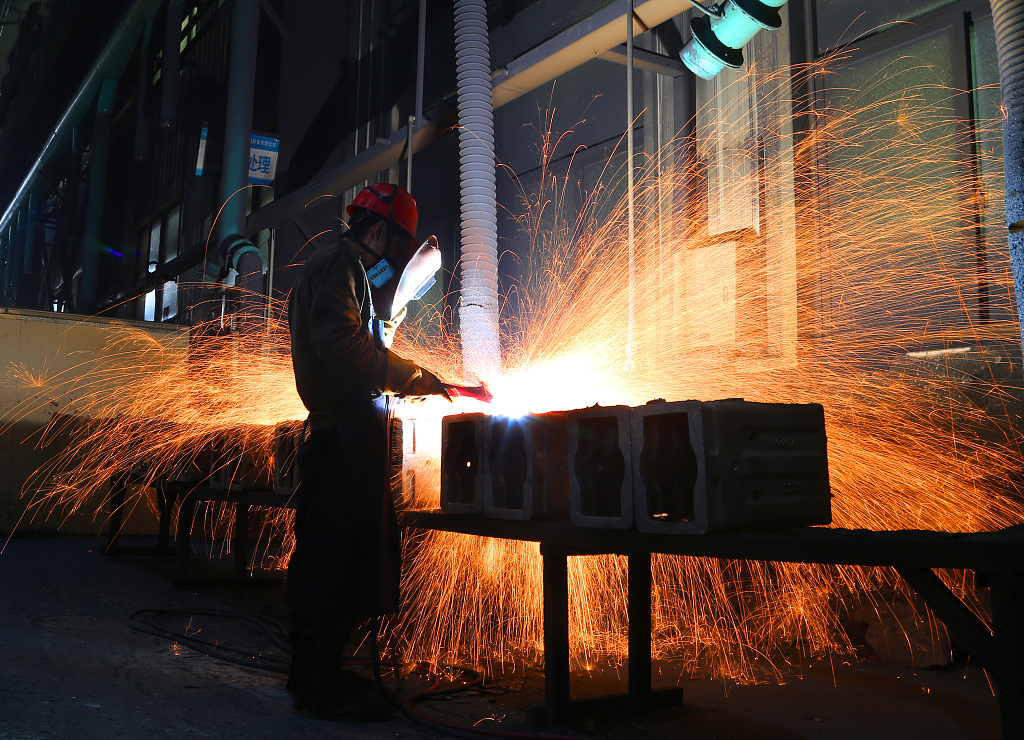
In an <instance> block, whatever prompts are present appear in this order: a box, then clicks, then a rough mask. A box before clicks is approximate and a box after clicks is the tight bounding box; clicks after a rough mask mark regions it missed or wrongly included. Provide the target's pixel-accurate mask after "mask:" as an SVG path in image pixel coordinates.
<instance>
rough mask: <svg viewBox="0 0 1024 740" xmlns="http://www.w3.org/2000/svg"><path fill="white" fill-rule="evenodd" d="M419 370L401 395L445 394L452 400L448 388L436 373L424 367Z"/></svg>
mask: <svg viewBox="0 0 1024 740" xmlns="http://www.w3.org/2000/svg"><path fill="white" fill-rule="evenodd" d="M417 370H418V371H419V372H418V373H417V374H416V375H414V376H413V377H412V378H411V379H410V381H409V384H408V385H406V387H405V389H404V390H403V391H402V393H401V394H399V395H400V396H444V397H445V398H447V399H448V400H449V401H451V400H452V397H451V396H450V395H449V394H448V389H447V388H445V385H444V383H442V382H441V380H440V379H439V378H438V377H437V376H436V375H434V374H433V373H432V372H430V371H429V370H425V369H423V368H422V367H420V368H417Z"/></svg>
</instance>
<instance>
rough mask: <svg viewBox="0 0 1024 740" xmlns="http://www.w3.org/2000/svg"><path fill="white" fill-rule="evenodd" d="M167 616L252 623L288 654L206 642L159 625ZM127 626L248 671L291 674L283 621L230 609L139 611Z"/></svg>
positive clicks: (133, 613) (220, 642) (129, 619)
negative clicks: (263, 652)
mask: <svg viewBox="0 0 1024 740" xmlns="http://www.w3.org/2000/svg"><path fill="white" fill-rule="evenodd" d="M168 615H178V616H186V617H190V618H191V617H196V616H206V617H216V618H220V619H237V620H241V621H244V622H249V623H250V624H253V625H255V626H256V627H258V628H260V630H261V631H262V632H263V634H265V635H266V636H267V637H269V638H270V640H271V641H272V642H273V643H274V645H275V646H277V647H278V648H279V649H280V650H281V651H282V652H283V653H285V655H284V656H275V655H253V654H252V652H253V651H252V650H247V649H245V648H237V647H233V646H232V645H230V644H227V643H225V642H223V641H220V640H207V639H205V638H203V637H198V636H197V635H198V633H197V632H194V633H192V634H188V633H181V632H175V631H173V630H171V629H168V628H167V627H165V626H161V625H160V624H158V623H157V620H158V619H159V618H160V617H162V616H163V617H166V616H168ZM128 627H129V628H130V629H133V630H135V631H136V632H142V633H144V634H148V635H154V636H156V637H162V638H164V639H168V640H172V641H174V642H177V643H180V644H182V645H184V646H185V647H189V648H192V649H193V650H195V651H197V652H200V653H203V654H204V655H208V656H210V657H211V658H217V659H218V660H223V661H226V662H228V663H234V664H235V665H241V666H245V667H247V668H259V669H261V670H265V671H273V672H275V673H287V672H288V665H289V662H290V657H289V656H290V653H291V650H290V649H289V647H288V645H287V635H288V630H287V629H286V628H285V626H284V625H283V624H282V623H281V622H279V621H278V620H276V619H274V618H273V617H266V616H263V615H260V614H252V613H250V612H241V611H234V610H231V609H136V610H135V611H133V612H132V613H131V614H129V615H128ZM239 656H242V657H239Z"/></svg>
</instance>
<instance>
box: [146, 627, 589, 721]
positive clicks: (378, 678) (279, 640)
mask: <svg viewBox="0 0 1024 740" xmlns="http://www.w3.org/2000/svg"><path fill="white" fill-rule="evenodd" d="M181 617H185V618H187V619H188V620H189V621H191V620H192V619H194V618H195V617H212V618H217V619H236V620H240V621H243V622H247V623H249V624H251V625H253V626H255V627H257V628H258V629H259V630H260V632H261V633H262V634H263V635H265V636H266V637H267V638H268V639H269V640H270V641H271V642H272V643H273V645H274V646H275V647H276V648H277V649H278V650H280V651H281V654H280V655H275V654H266V653H262V652H261V653H260V654H258V655H253V652H255V651H253V650H251V649H246V648H244V647H234V646H232V645H230V644H229V643H227V642H225V641H224V640H219V639H212V638H211V639H207V638H205V637H202V636H200V635H201V634H202V632H203V630H202V628H199V627H197V628H196V629H194V630H193V631H188V630H187V628H186V631H184V632H182V631H179V630H176V629H173V628H172V626H171V625H168V624H166V622H167V621H168V620H169V619H172V618H181ZM128 627H129V628H131V629H133V630H135V631H136V632H141V633H143V634H147V635H154V636H156V637H160V638H163V639H166V640H172V641H174V642H175V643H178V644H180V645H184V646H185V647H188V648H191V649H193V650H196V651H197V652H200V653H202V654H203V655H207V656H209V657H211V658H216V659H217V660H223V661H226V662H228V663H233V664H235V665H240V666H244V667H246V668H257V669H260V670H265V671H271V672H274V673H285V674H286V673H288V668H289V665H290V662H291V661H290V657H291V647H290V645H289V642H288V629H287V628H286V627H285V626H284V624H282V623H281V622H280V621H279V620H277V619H274V618H273V617H267V616H264V615H262V614H254V613H251V612H244V611H236V610H232V609H136V610H135V611H133V612H131V613H130V614H129V615H128ZM378 631H379V622H377V621H376V620H375V621H374V624H373V628H372V629H371V630H370V644H371V647H372V650H371V657H370V658H356V657H351V658H343V659H342V661H343V662H344V663H346V664H347V665H354V666H369V667H370V668H371V670H372V671H373V680H374V682H375V683H376V684H377V687H378V689H379V690H380V691H381V693H382V694H383V695H384V697H385V698H386V699H387V700H388V701H389V702H391V703H392V704H394V705H395V706H396V707H400V708H401V711H402V714H403V715H405V716H406V717H407V718H408V719H409V720H410V721H411V722H413V723H414V724H417V725H419V726H421V727H424V728H426V729H429V730H433V731H434V732H438V733H440V734H443V735H448V736H450V737H456V738H464V739H466V740H481V738H486V737H494V738H509V739H510V740H579V738H578V737H576V736H568V735H551V734H538V733H530V732H514V731H506V730H497V729H488V728H483V727H476V726H467V725H459V724H455V723H452V722H445V721H444V720H440V719H435V718H433V717H428V716H427V715H425V714H423V713H422V712H419V711H417V710H416V709H415V707H416V706H417V705H418V704H422V703H423V702H426V701H430V700H431V699H435V698H438V697H442V696H450V695H452V694H459V693H462V692H464V691H482V690H484V689H483V679H484V677H483V674H482V673H480V672H479V671H476V670H474V669H472V668H466V667H464V666H433V667H431V666H430V665H428V664H426V663H420V664H417V665H416V666H415V668H414V670H419V671H423V672H424V673H426V675H428V676H430V675H433V676H434V683H433V684H432V685H431V686H430V687H429V688H427V689H425V690H424V691H420V692H418V693H416V694H412V695H410V696H409V697H407V698H406V699H405V700H404V701H399V700H398V696H399V694H400V693H401V687H402V670H401V669H405V668H409V665H408V664H407V663H401V662H398V661H387V660H381V657H380V646H379V644H378ZM384 667H387V668H392V669H396V670H395V674H396V676H397V681H398V686H397V687H396V688H395V689H393V690H389V689H388V688H387V686H386V684H385V683H384V678H383V676H382V671H381V669H382V668H384ZM444 673H447V674H448V675H450V676H452V678H450V679H448V681H447V682H445V677H444V675H443V674H444Z"/></svg>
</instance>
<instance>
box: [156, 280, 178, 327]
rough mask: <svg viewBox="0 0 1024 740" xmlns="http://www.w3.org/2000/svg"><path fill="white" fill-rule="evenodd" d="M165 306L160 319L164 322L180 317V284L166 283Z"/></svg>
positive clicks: (163, 302)
mask: <svg viewBox="0 0 1024 740" xmlns="http://www.w3.org/2000/svg"><path fill="white" fill-rule="evenodd" d="M161 303H162V304H163V306H162V308H161V311H160V318H161V320H163V321H166V320H167V319H172V318H174V317H175V316H177V315H178V284H177V283H176V282H174V281H173V280H170V281H168V282H166V283H164V290H163V300H162V301H161Z"/></svg>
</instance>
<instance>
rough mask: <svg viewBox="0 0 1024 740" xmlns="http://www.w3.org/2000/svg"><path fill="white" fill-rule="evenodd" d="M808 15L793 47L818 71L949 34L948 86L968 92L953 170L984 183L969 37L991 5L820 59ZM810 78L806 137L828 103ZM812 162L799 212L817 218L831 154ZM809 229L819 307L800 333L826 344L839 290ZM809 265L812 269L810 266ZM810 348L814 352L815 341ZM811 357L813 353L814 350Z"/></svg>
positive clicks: (965, 2)
mask: <svg viewBox="0 0 1024 740" xmlns="http://www.w3.org/2000/svg"><path fill="white" fill-rule="evenodd" d="M804 12H805V15H803V17H802V18H800V19H798V20H799V21H800V22H802V23H803V24H804V27H803V34H802V37H803V38H799V34H794V36H793V41H792V43H793V45H794V47H802V49H794V58H799V56H798V54H801V53H802V54H803V55H804V56H803V58H804V59H807V60H810V61H811V63H812V66H814V63H817V62H822V61H824V60H825V59H826V58H827V57H828V56H829V55H830V54H841V55H843V56H844V57H846V60H845V61H844V63H843V64H839V65H836V67H833V68H839V69H841V68H843V67H844V66H851V65H853V64H858V63H862V62H864V61H866V60H868V59H870V58H872V57H876V56H880V55H883V54H891V53H892V52H893V51H894V50H898V49H899V48H901V47H903V46H908V45H910V44H912V43H914V42H915V41H917V40H919V39H921V38H922V37H924V36H926V35H931V34H936V33H943V32H945V33H948V34H949V35H950V38H951V44H952V46H951V48H952V51H953V53H952V59H951V60H950V63H951V66H952V69H953V77H954V78H953V79H952V80H950V82H949V85H950V87H951V88H952V89H955V90H958V91H963V92H960V93H958V94H956V95H955V97H954V101H953V103H954V104H953V110H954V112H955V115H956V118H957V129H956V136H957V140H958V147H957V149H958V156H957V158H956V160H955V163H954V166H955V167H956V168H957V171H958V172H961V173H964V176H966V177H971V178H974V179H975V180H977V179H979V177H980V174H979V164H978V160H977V156H976V151H975V147H976V145H977V140H978V139H977V129H978V126H977V121H976V119H975V102H974V95H973V93H972V90H971V88H972V86H973V70H972V64H971V60H972V55H971V41H970V34H971V28H972V25H973V23H974V22H975V21H977V20H980V19H983V18H988V17H990V16H991V6H990V4H989V3H988V2H980V1H978V0H961V1H960V2H957V3H954V4H952V5H948V6H945V7H942V8H939V9H937V10H935V11H933V12H931V13H928V14H926V15H924V16H921V17H919V18H917V19H915V20H914V21H908V22H902V23H898V24H894V25H892V26H889V27H887V28H886V29H884V30H882V31H880V32H878V33H875V34H872V35H870V36H866V37H864V38H862V39H860V40H859V41H858V42H857V43H856V44H854V45H848V46H846V47H843V48H842V49H841V50H839V51H832V52H828V53H826V54H821V55H818V54H816V50H817V48H818V45H817V40H816V38H815V17H814V16H815V12H816V3H814V2H811V3H808V4H807V7H806V8H805V11H804ZM808 77H809V79H810V80H811V82H810V83H809V84H806V87H805V93H806V94H807V96H808V99H809V102H810V107H811V112H812V115H810V116H807V117H805V119H804V121H803V125H802V127H801V128H802V130H803V132H804V133H810V132H811V131H812V130H813V126H814V118H815V115H814V114H815V113H816V112H818V111H821V110H822V107H823V106H824V104H825V98H826V94H825V83H824V81H823V79H822V78H821V76H820V75H813V76H808ZM810 161H811V162H813V166H814V167H815V179H816V181H817V182H818V186H817V188H816V193H815V194H814V195H813V196H810V195H809V194H805V195H804V197H805V198H806V197H811V198H812V199H813V200H814V201H815V202H806V201H804V202H800V200H798V203H797V208H798V210H805V209H810V210H811V211H813V212H814V213H815V214H816V213H818V211H817V210H815V209H817V208H820V207H821V205H823V204H824V203H825V202H826V200H827V197H828V191H827V188H828V164H827V151H822V149H821V148H819V149H818V150H816V151H815V152H814V154H813V156H812V158H811V160H810ZM960 200H961V203H962V205H963V207H964V210H965V211H974V210H977V209H976V206H974V205H973V204H971V202H970V200H969V199H968V198H966V197H964V196H963V195H961V199H960ZM975 215H976V216H978V222H979V223H980V214H975ZM805 227H809V228H810V230H811V232H812V234H813V237H812V243H813V245H814V249H815V250H816V255H815V256H814V257H813V259H812V261H813V263H814V264H816V268H814V269H813V270H812V273H813V274H805V275H802V276H800V280H801V281H802V282H804V283H809V282H811V281H813V282H814V283H815V284H816V286H817V287H816V289H815V290H814V291H813V294H814V296H815V297H814V299H813V303H814V305H813V306H812V305H810V303H809V302H808V305H806V306H805V309H808V310H809V311H810V313H809V314H806V315H805V317H804V318H803V319H801V320H800V325H801V333H802V335H803V336H804V337H805V338H806V339H812V338H815V337H816V338H818V339H822V338H825V337H826V336H828V335H830V333H831V332H830V330H829V329H827V328H825V327H828V326H830V325H832V324H833V322H832V321H831V319H830V312H831V302H832V299H833V293H834V291H835V290H836V289H835V287H834V286H833V285H832V282H831V279H830V276H829V274H828V269H827V265H826V264H825V263H826V262H827V258H826V256H825V255H826V253H827V251H828V249H829V245H828V244H827V243H826V242H827V237H826V236H825V235H824V234H823V233H822V231H821V224H820V223H819V222H818V218H817V217H814V218H813V219H811V223H807V224H805ZM973 241H974V242H975V247H976V249H979V250H983V249H984V248H985V245H984V243H983V236H982V233H981V229H980V228H979V229H976V231H975V235H974V237H973ZM805 264H808V263H807V262H805ZM978 287H979V298H980V300H982V301H984V300H986V299H985V297H984V296H985V289H984V287H983V286H981V285H979V286H978ZM805 300H807V301H809V300H810V299H807V298H805ZM986 313H987V312H986V310H985V308H984V307H982V308H981V309H980V314H981V317H982V319H983V321H984V319H985V317H986ZM812 317H813V318H812ZM805 319H806V320H805ZM811 324H813V326H812V325H811ZM808 346H809V347H813V341H812V342H810V343H809V344H808ZM811 351H812V352H813V349H811Z"/></svg>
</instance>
